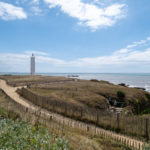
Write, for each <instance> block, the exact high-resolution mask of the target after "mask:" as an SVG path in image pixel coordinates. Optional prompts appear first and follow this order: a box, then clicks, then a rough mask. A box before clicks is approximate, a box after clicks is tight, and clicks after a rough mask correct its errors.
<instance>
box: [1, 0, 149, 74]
mask: <svg viewBox="0 0 150 150" xmlns="http://www.w3.org/2000/svg"><path fill="white" fill-rule="evenodd" d="M149 8H150V1H149V0H132V1H131V0H13V1H12V0H0V72H29V70H30V68H29V61H30V55H31V53H35V56H36V71H37V72H113V73H114V72H116V73H117V72H118V73H120V72H127V73H129V72H150V28H149V27H150V15H149V14H150V9H149Z"/></svg>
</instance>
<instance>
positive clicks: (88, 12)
mask: <svg viewBox="0 0 150 150" xmlns="http://www.w3.org/2000/svg"><path fill="white" fill-rule="evenodd" d="M44 1H45V2H46V3H47V4H48V5H49V7H50V8H53V7H56V6H58V7H60V8H61V10H62V11H63V12H64V13H66V14H68V15H69V16H71V17H74V18H77V19H78V20H79V24H80V25H84V26H88V27H91V28H92V29H97V28H99V27H107V26H112V25H113V24H115V23H116V21H117V20H118V19H120V18H122V17H124V16H125V8H126V5H125V4H117V3H116V4H112V5H110V6H108V7H105V8H102V7H99V6H97V5H94V4H92V3H83V2H82V1H81V0H44Z"/></svg>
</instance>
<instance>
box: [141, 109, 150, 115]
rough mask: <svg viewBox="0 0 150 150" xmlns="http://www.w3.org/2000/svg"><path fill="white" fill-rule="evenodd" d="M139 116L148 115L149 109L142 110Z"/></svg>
mask: <svg viewBox="0 0 150 150" xmlns="http://www.w3.org/2000/svg"><path fill="white" fill-rule="evenodd" d="M140 114H141V115H144V114H150V108H148V109H145V110H143V111H142V112H141V113H140Z"/></svg>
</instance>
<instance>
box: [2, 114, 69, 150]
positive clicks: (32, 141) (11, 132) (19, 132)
mask: <svg viewBox="0 0 150 150" xmlns="http://www.w3.org/2000/svg"><path fill="white" fill-rule="evenodd" d="M0 148H1V149H14V150H25V149H26V150H29V149H33V150H69V146H68V142H67V141H66V140H65V139H64V138H59V137H57V136H55V135H52V134H51V133H50V132H49V131H48V130H47V129H46V128H44V127H38V128H36V127H35V126H31V125H30V124H26V123H25V122H23V121H17V120H16V121H13V120H11V119H4V118H1V117H0Z"/></svg>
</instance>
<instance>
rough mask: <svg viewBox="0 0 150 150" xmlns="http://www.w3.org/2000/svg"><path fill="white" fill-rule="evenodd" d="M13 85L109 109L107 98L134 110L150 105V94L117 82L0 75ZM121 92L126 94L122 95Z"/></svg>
mask: <svg viewBox="0 0 150 150" xmlns="http://www.w3.org/2000/svg"><path fill="white" fill-rule="evenodd" d="M0 78H2V79H5V80H6V81H7V83H8V84H10V85H13V86H21V85H28V86H29V87H30V90H31V91H32V92H33V93H36V94H37V95H40V96H45V97H52V98H54V99H58V100H59V101H65V102H69V103H72V104H74V105H78V106H88V107H92V108H96V109H107V108H108V98H109V97H110V98H111V99H112V100H117V101H122V102H125V106H131V108H132V111H133V112H134V113H140V112H142V111H144V110H145V109H147V108H149V107H150V93H148V92H146V91H143V90H139V89H135V88H129V87H123V86H119V85H114V84H111V83H109V82H106V81H99V82H98V81H95V82H94V81H87V80H78V81H76V80H74V79H68V78H65V77H54V76H40V75H38V76H11V75H5V76H0ZM118 91H121V92H122V93H123V94H124V95H125V96H124V98H120V97H119V96H118V94H117V93H118Z"/></svg>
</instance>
